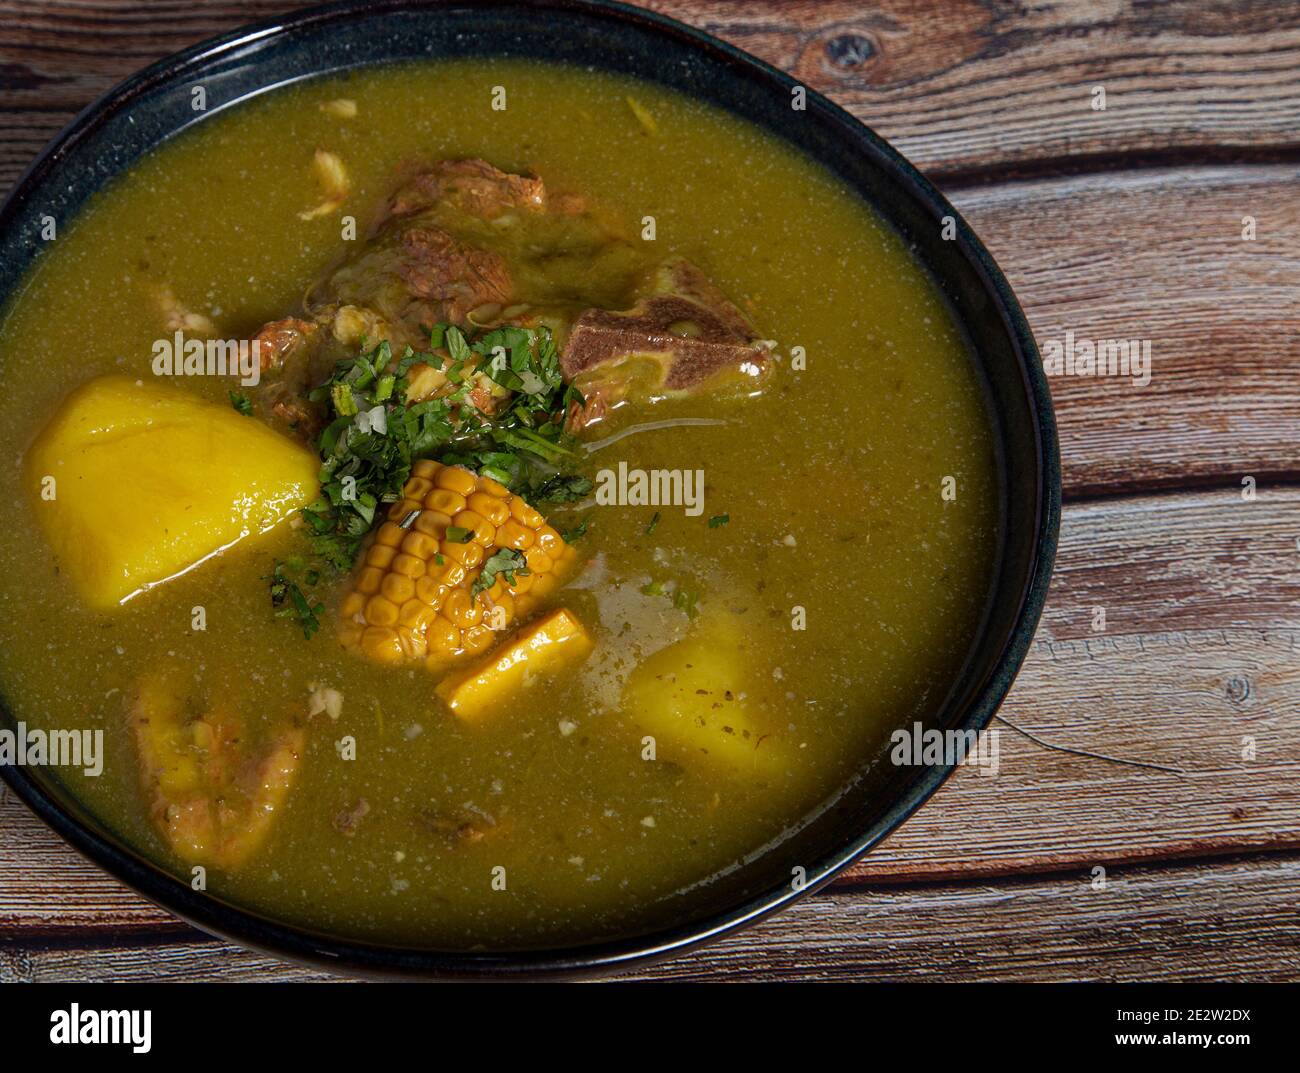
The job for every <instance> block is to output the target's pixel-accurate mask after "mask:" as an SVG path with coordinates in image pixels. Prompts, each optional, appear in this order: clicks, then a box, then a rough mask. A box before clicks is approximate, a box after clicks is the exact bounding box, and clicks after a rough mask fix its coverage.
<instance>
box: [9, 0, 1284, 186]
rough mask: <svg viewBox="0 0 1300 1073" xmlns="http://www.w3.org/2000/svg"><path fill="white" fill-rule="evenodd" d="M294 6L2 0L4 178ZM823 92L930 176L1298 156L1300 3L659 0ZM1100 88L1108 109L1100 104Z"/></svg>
mask: <svg viewBox="0 0 1300 1073" xmlns="http://www.w3.org/2000/svg"><path fill="white" fill-rule="evenodd" d="M300 6H302V5H300V4H296V3H279V2H267V0H239V2H231V0H222V2H214V3H202V4H194V3H177V2H172V0H160V2H150V3H149V4H141V3H129V4H128V3H115V2H112V0H96V2H75V3H74V2H70V0H39V2H33V0H21V2H17V3H15V2H12V0H11V2H7V3H0V22H2V23H3V24H4V26H5V32H4V34H3V35H2V37H0V92H2V93H3V97H2V98H0V109H2V114H0V120H2V121H3V124H4V129H5V131H6V137H5V139H4V141H3V144H0V187H5V186H7V185H8V184H9V183H11V182H12V181H13V180H14V179H15V178H16V177H17V175H18V173H19V172H20V171H21V169H22V168H23V167H25V166H26V164H27V162H28V161H29V160H30V159H31V158H32V157H33V156H34V155H35V154H36V152H37V151H38V150H39V149H40V148H41V146H42V145H43V144H44V143H45V142H46V141H47V140H49V138H51V137H52V136H53V135H54V134H55V133H57V131H58V129H59V128H60V127H61V126H62V125H63V124H64V123H65V122H66V121H67V120H68V119H69V118H71V116H72V115H73V114H74V113H75V112H77V111H79V110H80V109H81V108H83V107H84V106H85V105H86V104H88V103H89V102H90V101H91V100H93V99H94V98H95V97H96V96H98V95H99V94H100V93H103V92H104V91H106V90H107V89H108V88H109V87H110V86H112V85H113V84H115V83H116V82H118V81H120V80H121V79H122V78H124V77H125V76H126V75H128V74H130V73H132V72H133V71H135V70H138V69H139V68H140V67H142V66H144V65H145V64H147V63H149V62H152V61H153V60H155V59H159V58H161V57H162V56H165V55H167V54H169V53H171V52H175V51H177V50H178V49H181V48H184V47H186V46H188V45H191V44H194V43H195V42H197V41H199V40H201V39H203V38H205V37H209V36H211V35H213V34H216V33H221V32H224V31H226V30H230V29H233V28H235V27H236V26H239V25H241V24H243V23H245V22H250V21H253V20H256V19H260V18H265V17H270V16H274V15H279V14H282V13H284V12H286V11H289V10H292V9H294V8H295V7H300ZM646 6H649V7H652V8H655V9H658V10H660V11H663V12H665V13H666V14H670V15H673V16H674V17H676V18H679V19H682V20H684V21H686V22H688V23H691V24H692V25H695V26H699V27H700V28H702V29H705V30H708V31H709V32H712V33H714V34H717V35H718V36H720V37H723V38H725V39H726V40H728V41H730V42H732V43H734V44H736V45H738V46H739V47H741V48H743V49H746V50H747V51H750V52H752V53H754V54H755V55H757V56H759V57H760V58H762V59H765V60H767V61H769V62H770V63H773V64H775V65H777V66H779V67H782V68H785V69H786V70H789V71H792V72H793V73H794V74H795V75H796V77H798V78H800V79H801V80H802V81H804V82H805V83H806V84H808V85H811V86H813V87H815V88H817V89H820V90H823V91H825V92H827V93H829V94H830V95H831V96H832V97H833V98H834V99H835V100H836V101H837V102H838V103H840V104H843V105H844V106H845V107H847V108H848V109H849V110H850V111H852V112H853V113H854V114H855V115H857V116H858V117H859V118H861V119H863V120H864V121H866V122H867V123H868V124H870V125H871V126H873V127H874V128H875V129H876V130H878V131H879V132H880V133H881V134H883V135H885V137H887V138H889V139H891V140H892V141H894V142H895V143H896V144H897V145H898V147H899V148H900V149H902V150H903V152H904V153H906V154H907V155H908V156H909V157H911V158H912V159H914V160H915V161H916V162H917V163H918V164H920V165H922V166H924V167H925V168H926V169H927V170H928V171H929V172H930V173H931V174H932V175H934V176H936V177H938V178H941V179H947V180H953V181H980V180H981V179H984V178H987V177H988V176H989V175H990V174H997V175H1003V176H1006V175H1015V174H1023V173H1041V172H1043V171H1044V170H1050V171H1059V170H1061V169H1067V170H1068V169H1075V168H1080V167H1088V168H1095V167H1109V166H1111V165H1113V164H1114V163H1116V162H1117V161H1118V160H1119V159H1120V158H1122V159H1123V162H1124V163H1132V162H1135V161H1139V160H1152V159H1155V160H1165V161H1167V162H1173V161H1178V160H1204V159H1217V160H1238V159H1261V158H1263V159H1267V158H1276V157H1290V158H1294V155H1295V153H1296V152H1297V150H1300V9H1297V8H1296V6H1295V5H1294V4H1284V3H1259V2H1256V3H1235V4H1231V5H1211V4H1208V3H1187V2H1183V3H1168V4H1140V3H1130V2H1124V0H1104V2H1095V3H1085V2H1080V0H1075V2H1064V3H1053V4H1039V5H1030V6H1025V5H1018V4H1007V3H1001V2H994V0H984V2H979V0H876V2H874V3H872V4H869V5H864V4H862V3H861V2H860V0H828V2H823V3H789V2H786V0H651V2H649V3H647V5H646ZM1098 85H1101V86H1104V87H1105V89H1106V103H1107V107H1106V110H1105V111H1096V110H1094V109H1093V107H1092V99H1093V98H1092V90H1093V88H1094V87H1095V86H1098Z"/></svg>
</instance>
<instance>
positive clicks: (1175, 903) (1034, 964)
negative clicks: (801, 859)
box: [0, 857, 1300, 983]
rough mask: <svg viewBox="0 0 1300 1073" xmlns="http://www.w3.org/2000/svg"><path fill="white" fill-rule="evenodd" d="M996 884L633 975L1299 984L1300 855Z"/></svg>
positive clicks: (25, 949)
mask: <svg viewBox="0 0 1300 1073" xmlns="http://www.w3.org/2000/svg"><path fill="white" fill-rule="evenodd" d="M1105 879H1106V882H1105V887H1104V889H1095V888H1094V885H1093V878H1092V877H1091V876H1090V875H1088V874H1078V875H1072V876H1057V877H1052V878H1048V879H1034V880H1021V881H1009V882H1004V883H1000V884H998V885H997V886H996V887H990V886H988V885H985V884H978V883H952V884H943V885H939V886H934V887H904V888H871V887H863V888H860V889H850V888H845V887H836V888H833V889H832V890H831V891H829V892H824V893H822V894H818V895H814V896H812V897H810V898H808V899H805V900H804V901H803V902H801V903H799V904H797V905H795V906H793V907H792V908H791V909H790V910H789V911H787V912H785V913H782V914H780V915H779V916H777V917H775V918H772V919H770V920H767V921H764V922H763V923H761V924H759V925H757V926H756V927H754V928H751V929H749V930H748V931H745V932H741V933H740V934H738V935H734V936H731V937H729V938H726V939H723V940H722V941H720V942H718V943H716V944H714V945H712V946H709V947H706V948H705V949H703V950H700V951H697V952H695V953H693V954H690V955H688V956H686V957H683V958H679V959H677V960H674V961H670V962H668V963H667V964H664V965H660V966H656V967H654V968H652V969H649V970H645V971H642V972H638V973H634V974H631V975H630V976H628V977H625V978H627V979H655V980H666V979H671V980H700V981H702V980H717V979H719V978H725V977H730V976H735V977H739V976H743V977H744V978H745V979H746V980H765V981H777V980H837V979H847V980H861V981H891V980H932V981H967V982H969V981H991V980H1037V981H1048V980H1114V981H1141V980H1150V979H1153V978H1158V979H1168V980H1184V981H1194V980H1201V981H1204V980H1226V981H1243V980H1270V981H1295V980H1300V916H1298V915H1297V912H1296V905H1297V903H1298V902H1300V860H1297V859H1296V858H1294V857H1282V858H1265V859H1260V860H1252V861H1232V862H1226V863H1220V864H1219V865H1218V866H1217V867H1214V868H1207V867H1205V866H1203V865H1197V866H1194V867H1175V868H1169V867H1164V868H1151V869H1148V868H1138V869H1132V870H1127V871H1118V872H1114V871H1113V872H1110V873H1109V874H1108V875H1107V876H1106V877H1105ZM212 979H220V980H223V981H229V982H239V981H272V980H274V981H295V982H307V981H329V980H335V979H338V977H335V976H333V975H331V974H328V973H325V972H323V971H321V970H319V969H314V968H308V967H304V966H298V965H291V964H288V963H286V962H282V961H278V960H276V959H274V958H270V957H267V956H265V955H262V954H254V953H251V952H248V951H244V950H240V949H238V948H236V947H232V946H230V945H228V944H226V943H221V942H217V941H215V940H208V939H204V938H203V937H201V936H199V935H198V934H197V933H194V932H191V933H190V934H189V935H187V936H185V937H184V938H178V939H176V940H173V941H162V940H160V941H158V942H154V943H147V944H138V945H137V944H131V945H95V944H93V943H92V942H90V941H89V939H88V937H82V938H81V939H80V940H79V941H78V940H74V941H73V942H71V943H68V944H53V945H51V944H43V943H39V942H32V941H30V940H20V941H19V942H17V943H13V944H6V945H3V946H0V983H4V982H17V981H42V982H49V981H86V980H95V981H125V982H135V981H158V982H170V983H182V982H188V981H197V980H212Z"/></svg>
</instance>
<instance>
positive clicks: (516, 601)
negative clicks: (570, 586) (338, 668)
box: [339, 460, 577, 670]
mask: <svg viewBox="0 0 1300 1073" xmlns="http://www.w3.org/2000/svg"><path fill="white" fill-rule="evenodd" d="M448 527H458V528H459V529H461V530H464V531H466V532H468V533H470V534H472V535H471V537H470V539H469V540H468V541H465V542H461V541H457V540H450V539H448V537H447V529H448ZM456 535H457V536H460V535H461V534H459V533H458V534H456ZM503 548H513V549H515V550H517V551H520V552H522V553H523V556H524V563H525V566H526V571H527V572H524V571H523V570H519V571H515V572H514V575H513V576H514V580H513V581H507V579H506V578H505V576H504V575H502V574H498V575H497V577H496V578H495V580H494V581H493V582H492V584H491V585H490V586H488V587H487V588H485V589H483V590H482V591H480V592H478V593H476V594H475V593H473V592H472V588H473V586H474V583H475V581H476V580H477V579H478V577H479V575H480V574H481V573H482V567H483V563H484V562H485V561H486V560H487V559H488V558H490V557H491V556H492V555H493V554H494V553H496V552H497V551H499V550H501V549H503ZM576 560H577V553H576V552H575V551H574V549H573V548H572V547H571V546H569V545H568V544H567V543H565V541H564V539H563V538H562V537H561V536H560V534H559V533H557V532H556V531H555V529H554V528H552V527H551V526H549V525H547V524H546V519H545V518H543V517H542V516H541V514H539V513H538V512H537V511H536V510H534V509H533V508H532V507H530V506H529V505H528V504H527V503H526V502H524V500H523V499H522V498H521V497H520V496H517V495H512V494H511V493H510V491H509V490H508V489H507V488H506V487H505V486H504V485H501V484H498V483H497V482H496V481H494V480H491V479H490V478H487V477H479V476H476V475H475V474H474V473H471V472H470V471H469V470H467V469H465V468H464V467H462V466H444V465H440V464H439V463H437V462H433V461H429V460H422V461H419V462H416V463H415V464H414V466H412V468H411V476H410V478H409V479H408V480H407V482H406V484H405V485H404V486H403V488H402V498H401V499H400V500H399V501H398V502H396V503H394V504H393V505H392V507H391V508H390V509H389V511H388V517H387V520H386V521H385V522H384V523H383V524H382V525H381V526H379V528H378V529H376V530H375V531H374V532H373V533H372V534H371V535H370V536H369V537H368V538H367V540H366V543H365V545H364V546H363V548H362V553H361V558H360V562H359V565H358V569H357V572H356V575H355V577H354V579H353V584H352V589H351V591H350V592H349V593H348V594H347V596H346V597H345V598H344V600H343V604H342V606H341V608H340V617H341V618H342V623H341V624H340V627H339V637H340V640H341V641H342V642H343V644H344V646H345V647H347V648H350V649H353V650H355V651H359V652H361V653H362V654H363V655H365V656H367V657H369V658H371V659H374V660H377V661H379V662H382V663H389V664H396V663H403V662H409V661H414V660H421V661H424V662H425V663H426V664H427V665H428V666H429V668H430V669H432V670H439V669H442V668H444V667H446V666H447V665H448V664H449V663H452V662H454V661H456V660H458V659H460V658H462V657H464V656H469V655H474V654H476V653H480V652H483V651H486V650H487V649H488V648H489V647H490V646H491V645H492V643H493V641H494V640H495V639H496V637H497V635H498V634H499V633H500V631H502V630H505V629H507V628H508V627H509V626H510V625H511V624H512V623H514V622H518V621H520V620H522V619H523V618H524V617H526V616H527V615H528V613H529V612H530V611H532V609H533V608H534V607H535V606H536V605H537V603H538V602H539V601H540V600H541V599H543V598H544V597H545V596H546V595H547V594H548V593H550V592H551V591H552V590H553V589H554V588H555V587H556V586H557V585H558V584H559V583H560V582H561V581H562V580H563V578H564V576H565V574H567V572H568V571H569V570H570V569H571V568H572V567H573V565H574V564H575V562H576Z"/></svg>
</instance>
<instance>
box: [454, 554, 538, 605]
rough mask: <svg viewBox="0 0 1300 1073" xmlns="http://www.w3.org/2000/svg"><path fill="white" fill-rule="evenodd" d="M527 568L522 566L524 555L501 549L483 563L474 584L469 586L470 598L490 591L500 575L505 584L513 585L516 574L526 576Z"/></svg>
mask: <svg viewBox="0 0 1300 1073" xmlns="http://www.w3.org/2000/svg"><path fill="white" fill-rule="evenodd" d="M528 572H529V571H528V567H527V566H525V565H524V553H523V552H522V551H519V550H518V549H516V548H501V549H500V550H499V551H497V552H495V553H493V554H492V555H489V556H488V557H487V559H486V560H484V562H483V570H482V572H481V573H480V574H479V576H478V577H477V578H475V579H474V584H473V585H471V586H470V590H469V593H470V596H471V597H474V596H477V595H478V594H479V593H480V592H483V591H484V590H485V589H490V588H491V587H492V586H493V585H494V584H495V583H496V579H497V575H498V574H499V575H501V576H502V577H503V578H505V579H506V584H508V585H513V584H514V583H515V575H516V574H527V573H528Z"/></svg>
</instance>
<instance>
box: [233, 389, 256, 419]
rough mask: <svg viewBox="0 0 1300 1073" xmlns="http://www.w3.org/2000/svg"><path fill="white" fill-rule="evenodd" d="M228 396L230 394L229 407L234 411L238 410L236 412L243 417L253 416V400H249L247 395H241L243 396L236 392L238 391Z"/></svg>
mask: <svg viewBox="0 0 1300 1073" xmlns="http://www.w3.org/2000/svg"><path fill="white" fill-rule="evenodd" d="M229 394H230V405H231V406H233V407H234V408H235V409H236V410H238V411H239V412H240V413H241V414H243V415H244V416H245V417H252V416H253V400H252V399H250V398H249V397H248V396H247V395H243V394H241V393H240V392H238V391H231V392H230V393H229Z"/></svg>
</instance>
